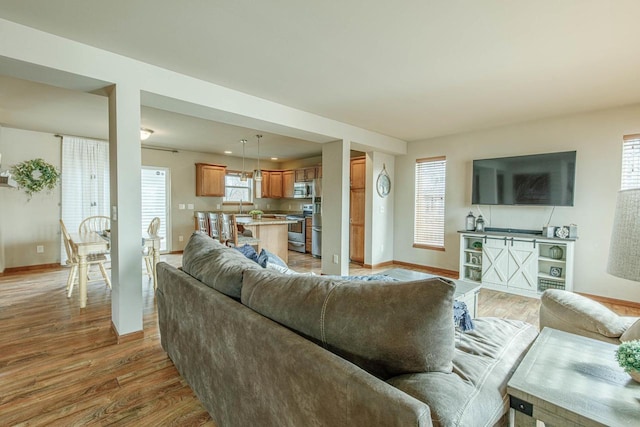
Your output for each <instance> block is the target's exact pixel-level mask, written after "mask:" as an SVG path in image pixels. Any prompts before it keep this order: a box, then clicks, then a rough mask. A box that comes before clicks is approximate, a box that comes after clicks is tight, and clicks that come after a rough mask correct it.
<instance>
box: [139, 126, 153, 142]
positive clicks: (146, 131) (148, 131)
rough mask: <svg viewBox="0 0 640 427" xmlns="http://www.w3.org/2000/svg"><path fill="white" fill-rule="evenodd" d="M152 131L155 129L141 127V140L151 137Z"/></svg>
mask: <svg viewBox="0 0 640 427" xmlns="http://www.w3.org/2000/svg"><path fill="white" fill-rule="evenodd" d="M152 133H153V130H151V129H146V128H140V141H146V140H147V139H149V137H150V136H151V134H152Z"/></svg>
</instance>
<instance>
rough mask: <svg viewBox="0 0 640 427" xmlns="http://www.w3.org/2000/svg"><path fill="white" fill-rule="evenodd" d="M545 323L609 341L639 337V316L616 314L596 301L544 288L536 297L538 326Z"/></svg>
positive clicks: (617, 342)
mask: <svg viewBox="0 0 640 427" xmlns="http://www.w3.org/2000/svg"><path fill="white" fill-rule="evenodd" d="M545 326H548V327H550V328H554V329H559V330H561V331H565V332H570V333H572V334H577V335H582V336H585V337H588V338H594V339H597V340H600V341H605V342H610V343H613V344H620V342H621V341H630V340H637V339H640V318H637V317H626V316H619V315H618V314H616V313H614V312H613V311H611V310H609V309H608V308H607V307H605V306H604V305H602V304H600V303H598V302H596V301H593V300H591V299H589V298H587V297H585V296H582V295H579V294H574V293H573V292H568V291H563V290H560V289H547V290H546V291H544V293H543V294H542V296H541V298H540V329H541V330H542V328H544V327H545Z"/></svg>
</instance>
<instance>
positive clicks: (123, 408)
mask: <svg viewBox="0 0 640 427" xmlns="http://www.w3.org/2000/svg"><path fill="white" fill-rule="evenodd" d="M181 259H182V257H181V256H180V255H163V256H162V257H161V260H162V261H166V262H168V263H170V264H172V265H175V266H179V265H180V264H181ZM289 264H290V267H291V268H292V269H294V270H297V271H300V272H309V271H313V272H315V273H317V274H319V273H320V260H318V259H315V258H312V257H311V256H309V255H302V254H297V253H294V252H290V257H289ZM392 267H394V266H386V267H384V268H379V269H373V270H371V269H364V268H361V267H358V266H355V265H353V266H352V268H351V270H350V274H372V273H376V272H379V271H383V270H386V269H388V268H392ZM397 267H402V268H407V267H404V266H397ZM417 270H418V269H417ZM421 271H426V272H429V270H421ZM67 274H68V270H66V269H63V268H60V269H49V270H42V271H29V272H22V273H13V274H0V425H1V426H5V425H11V426H13V425H25V426H26V425H29V426H57V425H60V426H84V425H127V426H130V425H135V426H138V425H144V426H161V425H162V426H165V425H175V426H200V425H203V426H213V425H214V423H213V421H212V420H211V419H210V417H209V415H208V414H207V412H206V411H205V409H204V407H203V406H202V405H201V404H200V402H199V401H198V400H197V398H196V397H195V395H194V394H193V392H192V391H191V389H190V388H189V386H188V385H187V384H186V383H185V382H184V381H183V380H182V379H181V377H180V375H179V374H178V372H177V371H176V369H175V367H174V366H173V364H172V363H171V361H170V360H169V358H168V357H167V356H166V354H165V353H164V351H163V350H162V348H161V346H160V337H159V333H158V325H157V312H156V307H155V301H154V295H153V287H152V285H151V284H150V283H149V282H148V279H146V278H143V279H142V280H143V284H144V285H143V301H144V338H141V339H136V340H132V341H130V342H125V343H121V344H118V343H117V342H116V336H115V334H114V332H113V331H112V329H111V298H110V296H111V291H110V290H109V289H108V288H107V287H106V285H104V284H103V283H101V282H95V283H90V284H89V290H88V303H87V308H86V309H83V310H80V308H79V301H78V292H77V289H76V290H74V294H73V295H72V297H71V298H70V299H67V297H66V295H65V286H66V279H67ZM538 308H539V301H538V300H536V299H531V298H524V297H519V296H515V295H510V294H504V293H500V292H492V291H487V290H483V291H481V293H480V304H479V315H480V316H498V317H509V318H514V319H521V320H525V321H528V322H531V323H533V324H537V316H538V314H537V312H538ZM626 314H630V313H626ZM631 314H633V313H631ZM638 314H640V313H638Z"/></svg>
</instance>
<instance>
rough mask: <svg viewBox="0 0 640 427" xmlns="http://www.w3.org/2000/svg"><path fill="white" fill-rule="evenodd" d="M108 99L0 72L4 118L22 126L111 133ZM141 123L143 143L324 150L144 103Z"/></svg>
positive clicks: (249, 151) (302, 154) (284, 156)
mask: <svg viewBox="0 0 640 427" xmlns="http://www.w3.org/2000/svg"><path fill="white" fill-rule="evenodd" d="M108 114H109V112H108V99H107V98H106V97H105V96H100V95H95V94H91V93H85V92H80V91H73V90H68V89H62V88H58V87H54V86H49V85H45V84H41V83H35V82H31V81H27V80H21V79H16V78H12V77H8V76H2V75H0V123H1V124H3V125H4V126H8V127H15V128H18V129H28V130H34V131H39V132H51V133H54V134H55V133H57V134H62V135H77V136H83V137H89V138H95V139H105V140H106V139H109V115H108ZM140 115H141V118H140V121H141V124H142V127H145V128H149V129H152V130H153V131H154V133H153V135H152V136H151V137H150V138H149V139H148V140H147V141H145V143H144V145H145V146H153V147H162V148H172V149H181V150H190V151H198V152H204V153H217V154H229V153H225V151H231V152H232V153H231V155H234V156H241V155H242V144H241V143H240V140H241V139H246V140H247V141H248V142H247V146H246V157H247V158H257V155H258V152H257V144H258V142H257V141H258V139H257V138H256V135H258V134H260V135H262V138H261V139H260V155H261V158H269V157H277V158H278V161H286V160H290V159H300V158H307V157H313V156H317V155H320V154H321V153H322V147H321V146H320V145H319V144H317V143H314V142H310V141H305V140H301V139H297V138H291V137H287V136H282V135H277V134H273V133H268V132H263V131H259V132H258V131H256V130H255V129H247V128H244V127H240V126H232V125H228V124H224V123H220V122H215V121H210V120H203V119H199V118H195V117H191V116H186V115H182V114H177V113H173V112H168V111H165V110H160V109H156V108H150V107H146V106H142V107H141V112H140Z"/></svg>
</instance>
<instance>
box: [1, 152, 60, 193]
mask: <svg viewBox="0 0 640 427" xmlns="http://www.w3.org/2000/svg"><path fill="white" fill-rule="evenodd" d="M11 175H12V177H13V179H14V180H15V181H16V182H17V183H18V186H19V187H20V189H22V190H24V192H25V193H27V195H28V196H29V198H31V196H33V194H34V193H39V192H40V191H42V190H44V189H45V188H46V189H48V190H53V189H54V188H55V187H56V185H57V184H58V180H59V179H60V172H59V171H58V169H56V167H55V166H53V165H52V164H49V163H47V162H45V161H44V160H43V159H33V160H26V161H24V162H22V163H18V164H17V165H13V166H12V167H11Z"/></svg>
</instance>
